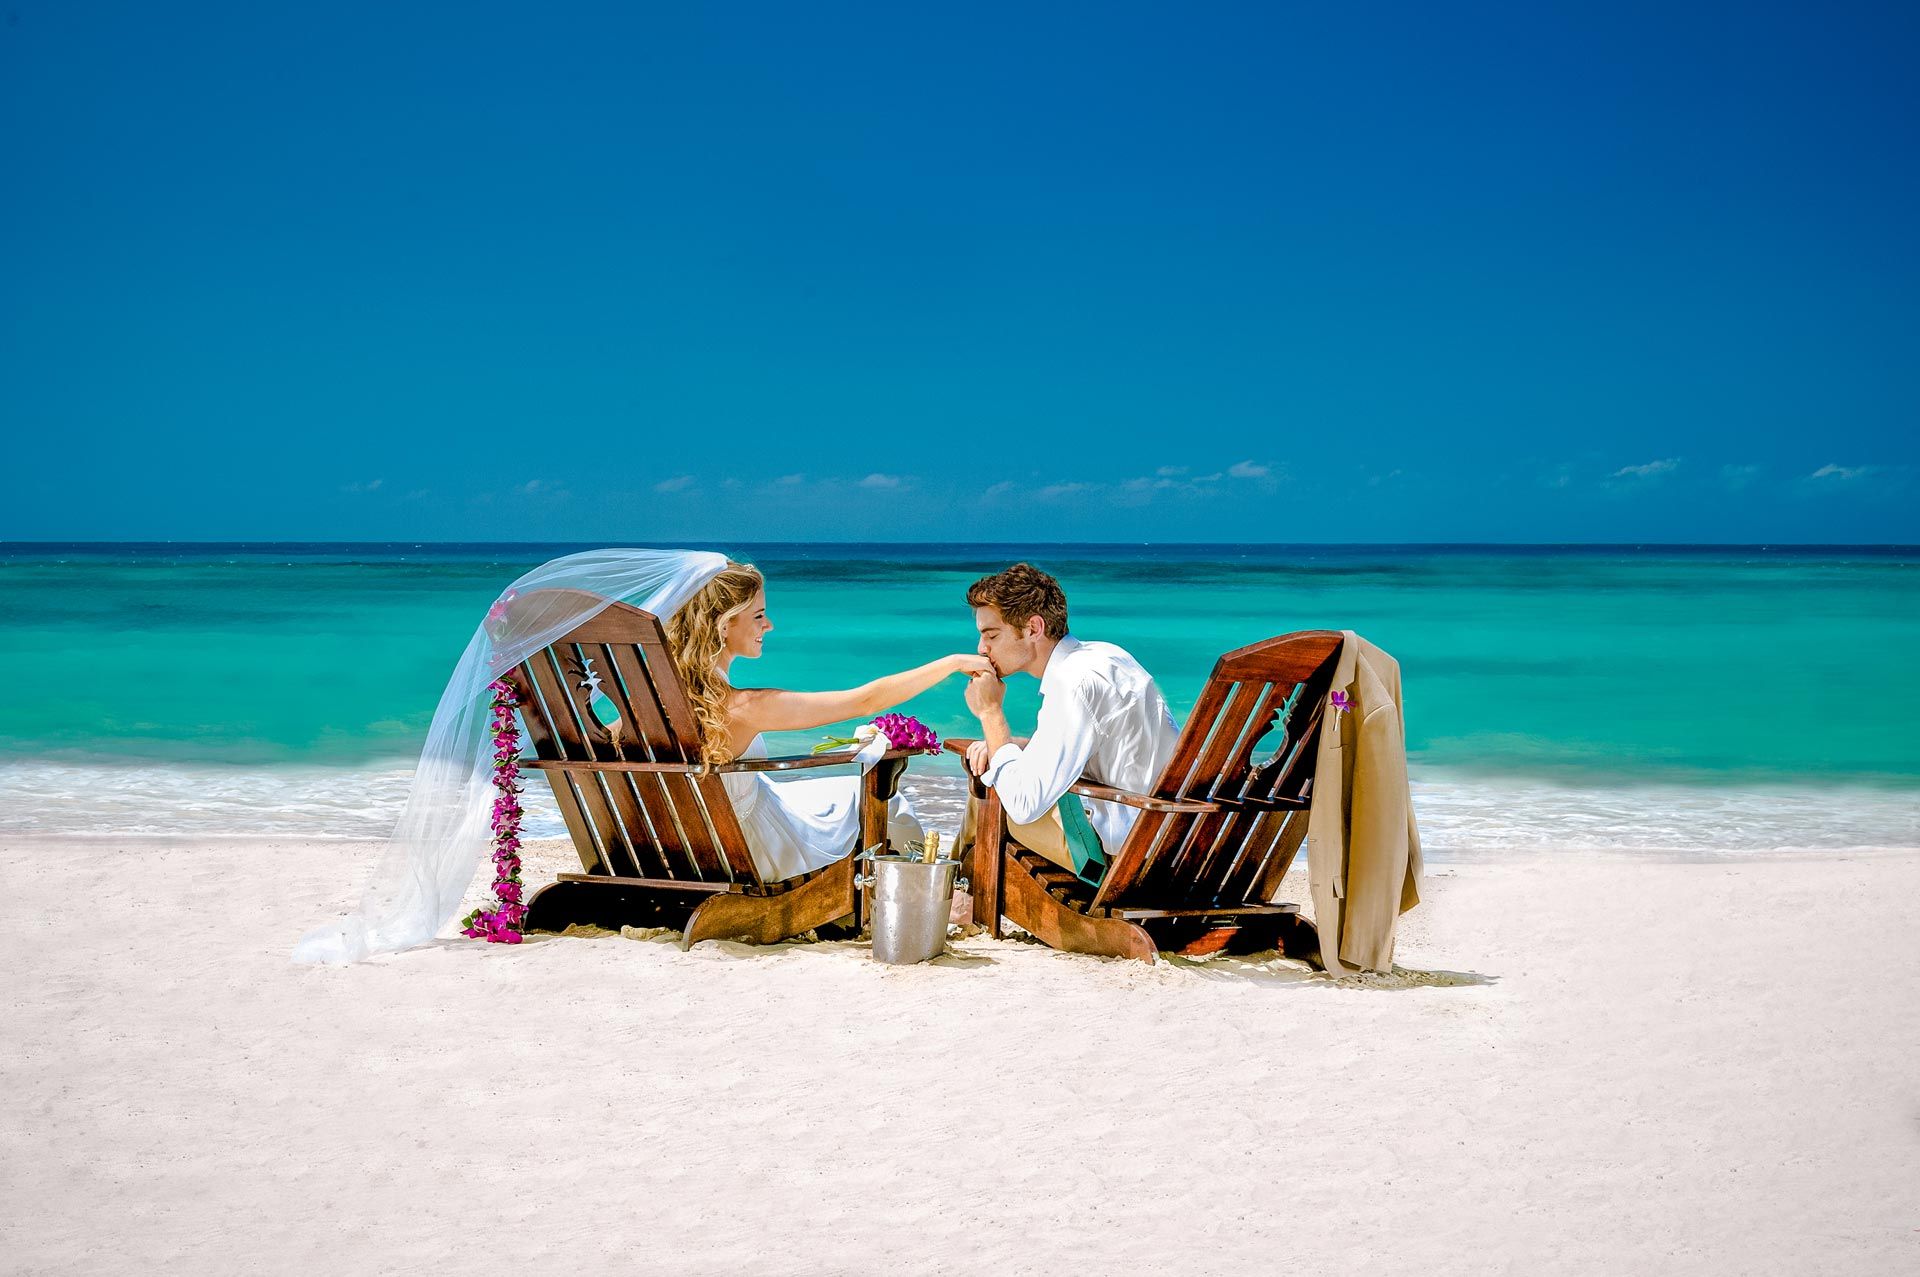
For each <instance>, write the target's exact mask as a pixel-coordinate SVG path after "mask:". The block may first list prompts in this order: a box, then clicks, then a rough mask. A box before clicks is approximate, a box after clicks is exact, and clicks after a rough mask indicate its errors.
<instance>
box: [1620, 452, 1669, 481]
mask: <svg viewBox="0 0 1920 1277" xmlns="http://www.w3.org/2000/svg"><path fill="white" fill-rule="evenodd" d="M1679 468H1680V458H1678V457H1665V458H1662V459H1661V460H1659V461H1649V462H1646V463H1645V464H1643V465H1637V466H1621V467H1620V468H1619V469H1618V470H1615V471H1614V472H1613V473H1612V474H1610V475H1608V476H1607V477H1608V478H1610V479H1658V478H1661V477H1662V476H1665V475H1670V474H1672V473H1673V472H1674V471H1675V470H1678V469H1679Z"/></svg>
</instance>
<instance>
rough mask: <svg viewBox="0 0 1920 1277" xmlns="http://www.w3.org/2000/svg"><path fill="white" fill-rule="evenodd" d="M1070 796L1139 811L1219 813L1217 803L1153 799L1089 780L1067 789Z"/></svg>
mask: <svg viewBox="0 0 1920 1277" xmlns="http://www.w3.org/2000/svg"><path fill="white" fill-rule="evenodd" d="M1067 792H1068V793H1070V794H1079V795H1080V796H1081V797H1082V798H1098V799H1099V800H1100V801H1102V802H1108V803H1125V804H1126V805H1127V806H1129V807H1138V808H1139V809H1140V810H1141V811H1219V810H1220V804H1219V803H1210V802H1207V801H1205V800H1203V799H1195V800H1193V801H1190V802H1187V801H1181V800H1179V799H1173V798H1155V797H1153V796H1151V795H1149V794H1136V793H1132V792H1130V791H1128V790H1125V789H1115V788H1114V787H1113V786H1111V785H1096V784H1094V783H1093V782H1092V781H1090V780H1083V781H1079V782H1077V783H1075V784H1072V785H1069V786H1068V787H1067Z"/></svg>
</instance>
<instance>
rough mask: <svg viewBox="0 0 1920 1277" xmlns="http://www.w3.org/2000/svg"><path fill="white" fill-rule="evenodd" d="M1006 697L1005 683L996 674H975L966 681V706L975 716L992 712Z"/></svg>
mask: <svg viewBox="0 0 1920 1277" xmlns="http://www.w3.org/2000/svg"><path fill="white" fill-rule="evenodd" d="M1006 699H1007V685H1006V684H1005V683H1004V682H1002V681H1001V679H1000V676H999V675H998V674H992V673H988V674H980V675H976V676H975V677H974V678H973V679H972V680H971V681H969V682H968V683H967V708H968V709H970V710H972V711H973V716H974V717H975V718H979V717H981V716H982V715H984V714H991V713H994V712H995V711H997V710H998V709H999V708H1000V706H1001V705H1002V704H1003V703H1005V701H1006Z"/></svg>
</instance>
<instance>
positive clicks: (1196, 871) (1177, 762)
mask: <svg viewBox="0 0 1920 1277" xmlns="http://www.w3.org/2000/svg"><path fill="white" fill-rule="evenodd" d="M1339 651H1340V635H1339V633H1338V632H1337V631H1333V630H1310V631H1305V632H1302V633H1299V634H1288V635H1283V636H1282V637H1280V638H1275V639H1268V640H1267V641H1266V642H1264V643H1255V644H1253V645H1251V646H1249V647H1243V648H1240V649H1239V650H1237V651H1233V652H1229V653H1227V654H1226V655H1225V656H1223V657H1221V658H1220V660H1219V661H1218V662H1217V663H1216V664H1215V666H1214V668H1213V673H1212V675H1211V676H1210V677H1209V678H1208V680H1207V684H1206V686H1205V687H1204V688H1202V689H1201V693H1200V697H1199V699H1198V701H1197V702H1196V703H1195V705H1194V709H1193V714H1192V715H1191V716H1190V717H1189V718H1188V720H1187V725H1186V729H1185V730H1184V731H1183V732H1181V734H1180V741H1179V744H1178V745H1176V746H1175V749H1174V754H1173V758H1172V759H1171V760H1170V761H1169V762H1168V764H1167V766H1166V769H1165V770H1164V771H1163V772H1162V773H1161V776H1160V780H1159V782H1158V783H1157V784H1156V785H1155V787H1154V791H1153V792H1154V793H1155V795H1156V796H1158V797H1161V798H1167V799H1173V800H1181V801H1187V800H1194V799H1205V800H1207V801H1210V802H1212V803H1214V804H1216V806H1217V808H1218V809H1217V810H1215V811H1210V812H1197V813H1196V812H1167V813H1161V812H1148V813H1144V814H1143V815H1142V816H1141V817H1140V819H1139V820H1137V821H1136V822H1135V823H1134V826H1133V830H1132V832H1131V833H1129V834H1128V835H1127V840H1126V842H1125V844H1124V845H1123V846H1122V847H1121V848H1120V850H1119V853H1118V854H1117V855H1116V856H1115V857H1114V859H1113V863H1112V864H1111V865H1110V866H1109V868H1108V870H1107V873H1106V876H1105V878H1104V879H1103V880H1102V882H1101V884H1100V888H1099V891H1098V892H1097V893H1096V894H1095V896H1094V900H1093V907H1094V908H1096V909H1098V908H1105V907H1113V906H1118V905H1126V904H1134V905H1140V906H1146V907H1164V908H1213V907H1222V908H1224V907H1227V906H1230V905H1237V904H1254V903H1264V902H1265V898H1266V895H1270V894H1271V891H1272V890H1274V889H1277V885H1278V882H1277V879H1278V875H1279V874H1284V873H1285V871H1286V865H1287V863H1289V862H1290V861H1291V860H1292V858H1293V855H1294V853H1295V851H1297V850H1298V847H1299V844H1300V840H1301V838H1302V837H1304V835H1305V828H1306V811H1305V809H1304V803H1305V799H1306V796H1307V794H1308V793H1309V792H1310V788H1311V785H1312V776H1313V765H1314V761H1315V759H1316V757H1317V754H1318V750H1319V737H1320V725H1321V714H1322V710H1323V707H1324V705H1325V702H1326V695H1327V690H1328V684H1329V683H1330V681H1331V679H1332V677H1333V667H1334V663H1335V659H1336V657H1337V656H1338V654H1339ZM1262 893H1266V894H1265V895H1263V894H1262Z"/></svg>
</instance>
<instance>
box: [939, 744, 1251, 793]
mask: <svg viewBox="0 0 1920 1277" xmlns="http://www.w3.org/2000/svg"><path fill="white" fill-rule="evenodd" d="M1022 743H1024V742H1022ZM971 744H973V742H972V741H971V740H968V739H967V738H966V737H964V736H954V737H951V738H949V739H948V740H947V742H946V745H945V749H946V750H947V752H948V753H951V754H965V753H966V752H967V746H969V745H971ZM1067 792H1068V793H1071V794H1079V795H1080V796H1081V797H1082V798H1098V799H1100V800H1101V801H1102V802H1109V803H1125V804H1126V805H1127V806H1129V807H1138V808H1139V809H1140V810H1141V811H1219V810H1220V804H1219V803H1210V802H1204V801H1194V802H1179V801H1176V800H1174V799H1171V798H1154V797H1152V796H1151V795H1148V794H1135V793H1129V792H1128V791H1127V790H1124V789H1115V788H1114V787H1113V786H1111V785H1096V784H1094V783H1093V782H1092V781H1090V780H1083V781H1080V782H1079V783H1077V784H1074V785H1070V786H1068V788H1067Z"/></svg>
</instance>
